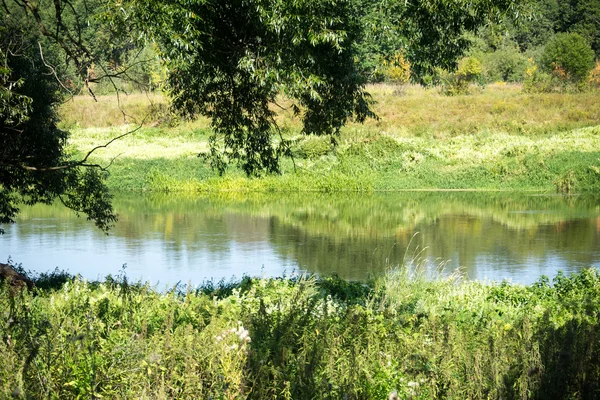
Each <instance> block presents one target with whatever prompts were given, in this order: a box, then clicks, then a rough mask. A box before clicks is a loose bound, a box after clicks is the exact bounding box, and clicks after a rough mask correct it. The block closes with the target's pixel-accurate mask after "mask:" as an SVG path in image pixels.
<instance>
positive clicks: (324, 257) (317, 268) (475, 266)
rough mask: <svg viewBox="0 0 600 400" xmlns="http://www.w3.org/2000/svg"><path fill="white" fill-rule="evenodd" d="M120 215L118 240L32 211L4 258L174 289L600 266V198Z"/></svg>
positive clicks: (163, 206)
mask: <svg viewBox="0 0 600 400" xmlns="http://www.w3.org/2000/svg"><path fill="white" fill-rule="evenodd" d="M115 207H116V209H117V211H118V213H119V214H120V221H119V222H118V224H117V225H116V227H115V228H114V230H113V231H112V232H111V234H110V235H109V237H108V238H107V237H105V236H104V235H102V234H101V233H100V232H96V231H95V230H94V227H93V226H92V224H89V223H88V222H87V221H85V220H84V219H77V218H75V217H74V216H73V215H72V214H71V213H70V212H69V211H68V210H66V209H64V208H62V207H61V206H59V205H55V206H51V207H48V206H35V207H31V208H28V209H25V210H24V211H23V213H22V215H21V218H20V220H19V221H18V223H17V224H16V225H15V226H8V227H6V228H5V229H6V230H7V234H6V235H5V237H2V238H0V243H2V242H4V243H8V245H7V246H6V247H5V244H4V243H2V247H1V249H2V251H1V253H0V256H1V257H7V256H8V255H11V256H12V257H13V259H15V261H18V262H20V261H23V262H24V261H25V260H23V257H25V256H26V255H27V249H29V250H30V251H31V250H32V249H37V250H36V251H37V252H41V253H42V254H41V256H40V257H42V258H43V257H44V255H43V250H44V249H52V251H53V252H54V253H52V254H54V256H53V257H55V258H54V259H53V260H55V261H54V262H55V263H56V264H55V265H50V266H48V267H47V268H46V269H51V268H54V266H56V265H59V266H60V267H61V268H69V269H70V270H71V271H72V272H79V270H80V269H78V268H80V267H78V266H77V265H68V263H69V262H72V263H82V262H84V261H83V260H85V259H86V258H85V257H88V258H89V257H92V256H93V257H103V259H102V260H101V261H98V262H97V264H98V265H100V264H103V265H106V264H110V265H114V267H115V268H117V267H120V266H121V265H122V264H123V263H125V262H127V263H128V265H129V267H130V271H129V272H133V273H134V275H135V272H136V271H137V270H136V268H138V269H139V271H142V272H146V273H149V271H153V272H150V274H151V275H152V276H160V277H161V279H162V281H163V282H164V281H165V279H174V278H177V279H176V280H175V281H177V280H183V281H187V280H188V279H192V280H193V281H199V280H202V279H204V278H206V277H211V276H212V277H217V278H220V277H225V278H229V277H231V276H232V275H236V276H238V277H240V276H242V275H243V274H244V273H249V274H265V275H270V276H274V275H280V274H281V273H283V271H284V270H287V271H288V272H290V271H291V270H292V269H298V270H300V271H306V272H310V273H317V274H326V275H329V274H332V273H336V274H338V275H339V276H341V277H343V278H348V279H356V280H363V279H366V278H368V277H369V276H375V275H379V274H382V273H384V272H385V271H386V270H387V269H389V268H391V267H394V266H397V265H399V264H402V263H404V262H405V261H406V259H407V258H408V259H410V258H412V257H413V255H415V254H416V255H418V260H417V261H419V262H421V263H428V264H429V265H430V267H431V268H435V267H437V266H439V265H441V264H444V265H446V268H447V269H451V270H452V269H455V268H458V267H461V268H462V269H464V272H465V273H466V274H467V276H468V277H471V278H477V279H484V278H489V279H495V280H501V279H504V278H512V279H513V280H517V281H522V282H532V281H534V280H536V279H537V277H539V276H540V275H542V274H545V275H551V276H553V275H555V273H556V271H557V270H558V269H562V270H564V271H565V272H573V271H575V270H579V269H580V268H582V267H586V266H592V265H595V266H598V265H600V264H599V262H600V213H599V212H598V210H599V207H600V200H599V199H598V198H595V197H591V196H589V197H588V196H568V197H564V196H541V195H528V194H506V193H489V192H488V193H464V192H444V193H439V192H406V193H392V194H388V193H386V194H383V193H382V194H373V195H365V194H353V193H345V194H339V195H325V194H318V193H300V194H284V195H282V194H274V195H267V194H262V195H261V194H255V195H247V194H228V195H220V196H197V197H177V196H167V195H152V196H139V195H136V196H120V197H118V198H117V199H116V200H115ZM415 233H418V234H417V235H416V236H415ZM78 245H80V246H83V247H78ZM5 249H6V250H5ZM20 249H24V250H23V251H20ZM70 250H75V252H74V253H73V252H71V253H69V251H70ZM48 257H49V258H52V257H50V256H48ZM27 261H28V262H29V263H30V264H31V267H33V265H34V264H40V261H38V262H36V261H34V259H33V258H30V259H28V260H27ZM88 264H89V263H88ZM92 264H93V263H92ZM137 264H139V265H137ZM25 267H29V266H28V265H25ZM98 268H100V267H98ZM158 269H162V270H168V273H164V274H163V275H161V274H160V273H159V272H158ZM207 271H208V272H207ZM93 273H96V271H93ZM219 274H220V275H219ZM84 276H85V274H84ZM144 276H145V277H147V276H148V274H146V275H144ZM163 276H164V278H162V277H163ZM94 277H96V276H95V275H93V276H92V278H94Z"/></svg>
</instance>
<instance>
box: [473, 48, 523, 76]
mask: <svg viewBox="0 0 600 400" xmlns="http://www.w3.org/2000/svg"><path fill="white" fill-rule="evenodd" d="M482 63H483V75H484V77H485V80H486V81H487V82H498V81H502V82H521V81H522V80H523V77H524V75H525V70H526V68H527V58H526V57H525V56H524V55H523V54H522V53H521V52H520V51H519V49H518V48H516V47H512V48H508V47H507V48H503V49H500V50H496V51H494V52H492V53H486V54H483V55H482Z"/></svg>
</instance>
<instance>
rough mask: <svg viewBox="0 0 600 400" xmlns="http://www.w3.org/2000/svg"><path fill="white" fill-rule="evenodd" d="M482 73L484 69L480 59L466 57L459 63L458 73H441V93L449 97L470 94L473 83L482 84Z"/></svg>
mask: <svg viewBox="0 0 600 400" xmlns="http://www.w3.org/2000/svg"><path fill="white" fill-rule="evenodd" d="M482 72H483V67H482V64H481V60H479V58H477V57H474V56H470V57H464V58H462V59H461V60H459V61H458V68H457V69H456V72H454V73H448V72H446V71H440V73H439V75H440V80H441V82H442V89H441V91H442V93H443V94H445V95H448V96H453V95H457V94H468V93H469V85H470V84H471V83H473V82H479V83H481V78H482V76H483V75H482Z"/></svg>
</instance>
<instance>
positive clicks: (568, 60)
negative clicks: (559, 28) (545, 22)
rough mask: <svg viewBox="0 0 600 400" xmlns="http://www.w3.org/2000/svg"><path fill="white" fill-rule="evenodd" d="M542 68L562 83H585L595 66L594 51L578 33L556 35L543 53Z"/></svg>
mask: <svg viewBox="0 0 600 400" xmlns="http://www.w3.org/2000/svg"><path fill="white" fill-rule="evenodd" d="M541 62H542V66H543V67H544V68H545V70H546V71H547V72H548V73H552V74H553V75H554V76H556V77H558V78H559V79H560V80H561V81H565V82H569V83H575V84H579V83H582V82H584V81H585V80H586V79H587V77H588V74H589V72H590V70H591V69H592V67H593V65H594V51H593V50H592V48H591V47H590V45H589V43H588V42H587V41H586V40H585V39H584V38H583V37H582V36H581V35H579V34H577V33H559V34H556V35H555V36H554V37H553V38H552V39H550V41H549V42H548V44H546V47H545V48H544V52H543V53H542V60H541Z"/></svg>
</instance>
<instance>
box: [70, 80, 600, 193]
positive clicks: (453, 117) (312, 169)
mask: <svg viewBox="0 0 600 400" xmlns="http://www.w3.org/2000/svg"><path fill="white" fill-rule="evenodd" d="M370 90H371V92H372V93H373V96H374V99H375V101H377V104H376V105H375V111H376V112H377V114H378V115H379V116H380V119H379V120H370V121H367V123H366V124H365V125H357V124H350V125H349V126H347V127H345V128H344V129H342V132H341V134H340V136H339V137H338V138H337V141H338V144H337V145H336V146H333V145H332V144H331V143H330V141H329V139H327V138H321V137H303V136H300V135H299V130H300V126H299V124H298V121H297V120H295V119H294V118H292V117H291V116H290V115H289V114H288V113H286V112H283V111H282V112H280V113H279V115H278V120H279V122H280V124H281V126H282V127H283V131H284V136H285V138H286V139H288V140H291V141H292V146H291V149H292V154H293V157H287V158H284V159H282V162H281V167H282V168H281V169H282V170H281V174H280V175H266V176H262V177H260V178H247V177H246V176H245V175H244V174H243V172H242V171H240V170H239V169H237V168H236V167H235V166H232V167H230V168H229V169H228V170H227V172H226V174H225V175H224V176H222V177H221V176H218V175H217V174H216V173H215V172H214V171H212V170H211V168H210V165H209V161H208V159H207V157H206V155H207V152H208V138H209V136H210V133H211V131H210V126H209V123H208V121H206V120H200V121H196V122H193V123H181V124H180V125H178V126H175V127H167V124H166V122H169V121H166V122H165V112H166V111H165V109H166V105H165V104H164V100H163V99H162V98H161V97H155V98H153V103H152V104H153V105H152V106H151V107H150V108H148V107H147V106H143V105H142V104H143V101H142V99H140V98H138V99H137V100H136V98H131V99H129V100H130V101H131V102H132V105H131V107H130V110H131V114H132V115H134V116H137V119H138V120H141V119H142V117H141V116H142V114H144V112H146V111H148V110H150V111H152V112H151V114H150V115H151V116H152V117H151V118H150V119H154V122H153V123H154V125H159V126H155V127H147V128H142V129H141V130H140V131H137V132H136V133H134V134H132V135H131V136H128V137H126V138H124V139H121V140H119V141H117V142H115V143H112V144H111V145H110V146H109V148H108V149H101V150H99V151H97V152H96V153H95V161H97V162H99V163H102V164H104V165H107V164H108V163H110V162H112V165H111V167H110V177H109V181H108V183H109V185H110V187H111V188H112V189H113V190H123V191H131V190H137V191H180V192H185V191H187V192H218V191H245V192H251V191H265V192H269V191H274V192H279V191H282V192H284V191H286V192H290V191H292V192H294V191H325V192H328V191H363V192H371V191H388V190H392V191H394V190H414V189H430V190H436V189H446V190H465V189H475V190H520V191H542V192H557V191H558V192H562V193H567V192H585V191H599V190H600V135H599V133H600V111H598V110H600V100H598V96H597V94H596V93H580V94H569V93H563V94H560V93H550V94H524V93H522V92H521V91H520V88H519V87H517V86H492V87H488V88H486V89H484V90H482V91H481V92H480V93H477V94H474V95H470V96H457V97H447V96H442V95H440V94H439V93H437V92H436V91H435V90H432V89H430V90H425V89H422V88H418V87H409V88H406V89H404V91H402V92H399V91H398V90H397V89H393V88H391V87H389V86H374V87H371V88H370ZM102 101H103V103H102ZM111 101H112V102H111ZM136 101H137V102H136ZM161 101H163V102H161ZM67 107H68V108H66V109H65V110H63V113H69V115H86V117H85V119H81V121H79V122H78V121H77V120H75V119H72V118H71V119H69V118H64V121H63V123H64V124H65V127H67V128H69V127H70V128H71V132H72V137H71V141H70V145H71V148H72V150H73V151H74V152H75V153H79V154H85V153H86V152H87V151H89V149H91V148H93V147H94V146H96V145H98V144H103V143H105V142H107V141H108V140H110V139H111V138H113V137H115V136H117V135H118V134H120V133H123V132H126V131H127V129H131V128H132V125H129V127H123V126H121V127H110V126H108V127H107V126H105V127H100V128H99V127H95V128H90V127H89V126H90V125H97V126H102V125H106V124H110V123H114V124H118V123H122V122H123V115H122V114H115V113H116V112H117V111H115V110H112V111H111V109H110V107H114V99H112V100H111V99H110V98H107V99H101V105H100V106H98V107H99V108H98V110H97V111H94V110H95V109H94V108H90V109H89V110H88V107H91V105H90V104H88V100H86V99H80V98H78V99H76V101H74V102H73V103H72V104H68V105H67ZM69 107H70V108H69ZM145 107H146V108H145ZM117 110H118V109H117ZM100 111H106V112H107V114H103V113H101V112H100ZM96 114H99V116H100V117H98V115H96ZM119 116H120V117H119ZM102 121H104V122H102ZM119 121H120V122H119ZM125 121H126V120H125ZM161 121H162V122H161ZM170 122H172V121H170ZM161 123H162V125H160V124H161ZM115 157H116V159H115Z"/></svg>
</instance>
